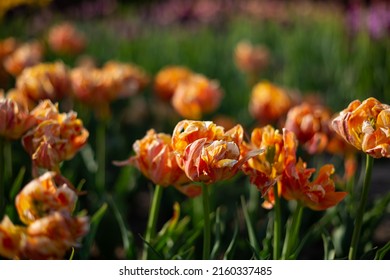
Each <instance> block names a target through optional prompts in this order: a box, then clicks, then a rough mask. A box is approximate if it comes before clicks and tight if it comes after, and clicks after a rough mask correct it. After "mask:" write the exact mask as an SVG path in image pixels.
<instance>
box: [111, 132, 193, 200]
mask: <svg viewBox="0 0 390 280" xmlns="http://www.w3.org/2000/svg"><path fill="white" fill-rule="evenodd" d="M133 150H134V152H135V155H134V156H132V157H130V158H129V159H128V160H126V161H123V162H114V163H115V164H116V165H119V166H122V165H127V164H131V165H133V166H135V167H136V168H137V169H138V170H140V171H141V172H142V174H143V175H144V176H145V177H147V178H149V179H150V180H151V181H152V182H153V183H155V184H158V185H161V186H163V187H167V186H174V187H176V188H177V189H178V190H179V191H181V192H183V193H184V194H186V195H188V196H196V195H197V194H199V193H200V189H199V187H195V186H190V185H189V184H188V183H190V180H189V179H188V177H187V176H186V174H185V173H184V172H183V170H181V169H180V168H179V166H178V164H177V162H176V157H175V155H174V152H173V150H172V146H171V136H170V135H168V134H165V133H156V132H155V130H154V129H150V130H149V131H148V132H147V134H146V135H145V137H144V138H142V139H140V140H137V141H136V142H135V143H134V144H133Z"/></svg>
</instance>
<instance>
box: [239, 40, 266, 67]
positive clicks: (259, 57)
mask: <svg viewBox="0 0 390 280" xmlns="http://www.w3.org/2000/svg"><path fill="white" fill-rule="evenodd" d="M234 60H235V63H236V66H237V68H238V69H240V70H241V71H243V72H245V73H248V74H256V73H258V72H259V71H261V70H263V69H265V68H266V67H267V66H268V64H269V60H270V53H269V51H268V49H267V48H266V47H265V46H262V45H252V44H251V43H250V42H248V41H241V42H239V43H238V44H237V46H236V48H235V50H234Z"/></svg>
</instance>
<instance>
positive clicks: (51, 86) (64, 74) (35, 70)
mask: <svg viewBox="0 0 390 280" xmlns="http://www.w3.org/2000/svg"><path fill="white" fill-rule="evenodd" d="M16 87H17V89H18V90H19V91H20V92H21V93H22V94H24V95H26V96H28V97H29V98H30V99H31V100H34V101H35V102H38V101H41V100H45V99H50V100H52V101H57V100H60V99H62V98H63V97H65V96H68V95H70V94H71V86H70V78H69V72H68V68H67V67H66V66H65V64H64V63H62V62H55V63H41V64H38V65H36V66H34V67H30V68H27V69H25V70H24V71H23V72H22V73H21V75H20V76H19V77H18V78H17V80H16Z"/></svg>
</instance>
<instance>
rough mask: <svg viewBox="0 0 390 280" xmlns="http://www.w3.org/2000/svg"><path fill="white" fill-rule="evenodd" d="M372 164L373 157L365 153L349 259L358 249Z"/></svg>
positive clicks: (354, 255)
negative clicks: (360, 192)
mask: <svg viewBox="0 0 390 280" xmlns="http://www.w3.org/2000/svg"><path fill="white" fill-rule="evenodd" d="M373 165H374V158H373V157H371V156H370V155H369V154H367V155H366V173H365V177H364V182H363V190H362V195H361V198H360V202H359V206H358V209H357V213H356V217H355V227H354V230H353V234H352V241H351V246H350V248H349V254H348V258H349V259H350V260H354V259H356V255H357V251H358V246H359V239H360V232H361V229H362V224H363V215H364V211H365V208H366V203H367V199H368V192H369V189H370V182H371V175H372V167H373Z"/></svg>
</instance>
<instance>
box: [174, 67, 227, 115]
mask: <svg viewBox="0 0 390 280" xmlns="http://www.w3.org/2000/svg"><path fill="white" fill-rule="evenodd" d="M222 97H223V91H222V89H221V88H220V86H219V84H218V83H217V82H216V81H212V80H209V79H208V78H206V77H204V76H203V75H198V74H194V75H192V76H190V77H189V78H187V79H185V80H183V81H182V82H180V83H179V85H178V86H177V88H176V90H175V92H174V94H173V97H172V106H173V108H174V109H175V110H176V112H177V113H178V114H179V115H180V116H182V117H183V118H187V119H194V120H200V119H201V118H202V116H203V115H204V114H209V113H212V112H214V111H215V110H217V108H218V107H219V105H220V103H221V100H222Z"/></svg>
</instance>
